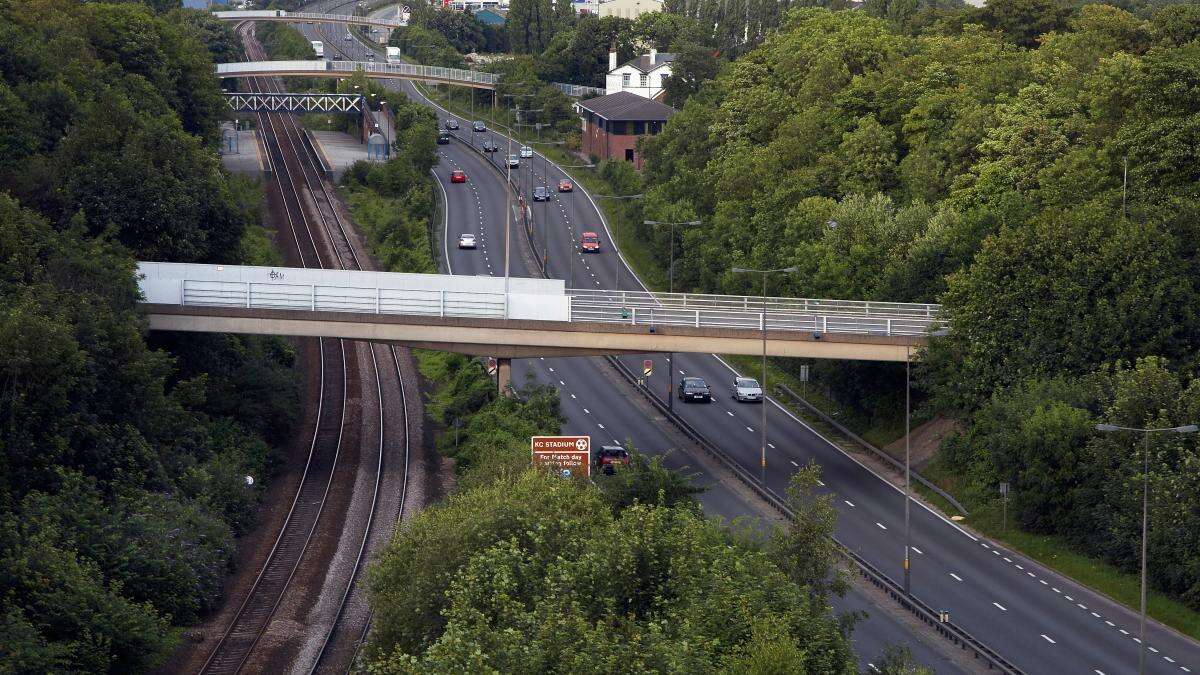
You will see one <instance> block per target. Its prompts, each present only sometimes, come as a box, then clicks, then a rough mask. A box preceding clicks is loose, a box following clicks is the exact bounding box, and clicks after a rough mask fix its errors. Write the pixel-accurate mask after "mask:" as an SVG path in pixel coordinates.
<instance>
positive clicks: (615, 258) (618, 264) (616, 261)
mask: <svg viewBox="0 0 1200 675" xmlns="http://www.w3.org/2000/svg"><path fill="white" fill-rule="evenodd" d="M644 196H645V195H642V194H636V195H592V198H593V199H641V198H642V197H644ZM602 217H603V216H602ZM612 245H613V263H614V264H615V265H616V267H617V285H616V287H615V289H616V290H618V291H619V290H621V268H622V267H624V265H622V264H621V256H619V255H616V252H617V243H616V242H615V241H614V242H612Z"/></svg>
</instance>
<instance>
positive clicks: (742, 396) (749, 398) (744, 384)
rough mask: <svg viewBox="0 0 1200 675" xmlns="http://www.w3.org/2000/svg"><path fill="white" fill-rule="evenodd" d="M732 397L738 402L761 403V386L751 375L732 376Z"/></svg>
mask: <svg viewBox="0 0 1200 675" xmlns="http://www.w3.org/2000/svg"><path fill="white" fill-rule="evenodd" d="M733 397H734V398H735V399H737V400H738V401H739V402H740V401H745V402H747V403H762V402H763V390H762V386H761V385H760V384H759V383H758V380H756V379H754V378H753V377H735V378H733Z"/></svg>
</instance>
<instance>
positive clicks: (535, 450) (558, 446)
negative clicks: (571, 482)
mask: <svg viewBox="0 0 1200 675" xmlns="http://www.w3.org/2000/svg"><path fill="white" fill-rule="evenodd" d="M529 445H530V453H531V455H532V456H531V462H532V463H533V465H534V466H539V467H546V468H548V469H550V470H552V471H554V472H555V473H557V474H560V475H562V476H563V477H565V478H569V477H571V476H591V475H592V437H591V436H533V437H531V438H530V439H529Z"/></svg>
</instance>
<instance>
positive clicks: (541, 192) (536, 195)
mask: <svg viewBox="0 0 1200 675" xmlns="http://www.w3.org/2000/svg"><path fill="white" fill-rule="evenodd" d="M549 199H550V191H549V190H547V189H546V188H544V187H542V186H541V185H539V186H537V187H535V188H533V201H535V202H544V201H548V200H549Z"/></svg>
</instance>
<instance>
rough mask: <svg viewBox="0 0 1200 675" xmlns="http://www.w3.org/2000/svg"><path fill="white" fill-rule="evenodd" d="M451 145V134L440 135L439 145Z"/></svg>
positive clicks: (441, 133)
mask: <svg viewBox="0 0 1200 675" xmlns="http://www.w3.org/2000/svg"><path fill="white" fill-rule="evenodd" d="M449 143H450V132H449V131H443V132H440V133H439V134H438V140H437V144H438V145H448V144H449Z"/></svg>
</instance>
